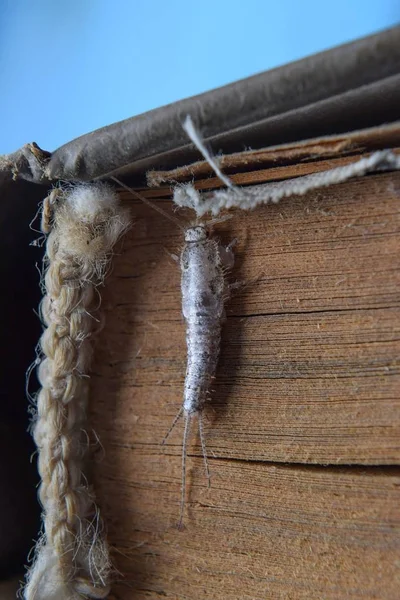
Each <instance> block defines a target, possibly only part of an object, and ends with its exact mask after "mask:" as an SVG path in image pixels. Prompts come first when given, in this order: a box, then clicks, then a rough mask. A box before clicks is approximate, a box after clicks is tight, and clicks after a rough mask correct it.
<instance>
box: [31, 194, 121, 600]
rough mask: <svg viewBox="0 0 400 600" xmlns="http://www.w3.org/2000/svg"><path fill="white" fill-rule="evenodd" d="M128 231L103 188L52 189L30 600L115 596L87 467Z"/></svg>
mask: <svg viewBox="0 0 400 600" xmlns="http://www.w3.org/2000/svg"><path fill="white" fill-rule="evenodd" d="M128 225H129V216H128V212H127V210H126V209H124V208H122V207H121V206H120V204H119V199H118V197H117V196H116V194H115V193H114V192H113V190H112V188H110V187H109V186H107V185H105V184H103V183H100V184H99V183H98V184H84V185H76V186H70V187H68V188H64V189H63V188H55V189H54V190H53V191H52V192H51V193H50V195H49V196H48V198H46V199H45V201H44V202H43V209H42V231H43V233H44V234H48V237H47V244H46V256H45V259H44V261H45V264H44V281H43V285H44V293H45V296H44V298H43V300H42V303H41V317H42V320H43V323H44V326H45V329H44V332H43V335H42V337H41V339H40V350H41V362H40V364H39V367H38V378H39V382H40V384H41V389H40V391H39V393H38V395H37V399H36V407H35V408H36V411H35V413H36V414H35V416H34V423H33V436H34V439H35V442H36V445H37V447H38V470H39V473H40V476H41V485H40V489H39V498H40V502H41V504H42V507H43V515H42V519H43V535H42V536H41V538H40V540H39V541H38V543H37V544H36V547H35V559H34V562H33V564H32V566H31V567H30V569H29V570H28V573H27V584H26V587H25V589H24V591H23V593H24V597H25V599H26V600H78V599H79V600H81V599H82V598H92V599H103V598H106V596H107V594H108V593H109V590H110V584H109V579H110V572H111V563H110V559H109V552H108V546H107V542H106V540H105V536H104V532H103V525H102V521H101V519H100V515H99V511H98V509H97V507H96V504H95V498H94V494H93V491H92V489H91V487H90V486H89V485H88V483H87V480H86V478H85V476H84V474H83V462H84V458H85V453H86V450H87V443H86V439H85V422H86V409H87V402H88V375H89V371H90V366H91V360H92V338H93V335H94V334H95V333H96V330H98V328H99V319H98V318H97V314H95V313H96V311H97V309H98V294H99V293H98V291H97V288H98V286H99V285H101V284H102V283H103V281H104V278H105V276H106V274H107V270H108V268H109V264H110V259H111V256H112V249H113V247H114V245H115V243H116V242H117V240H118V239H119V238H120V236H121V235H122V234H123V232H124V231H125V230H126V229H127V227H128Z"/></svg>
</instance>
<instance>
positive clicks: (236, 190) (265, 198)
mask: <svg viewBox="0 0 400 600" xmlns="http://www.w3.org/2000/svg"><path fill="white" fill-rule="evenodd" d="M183 128H184V129H185V131H186V133H187V134H188V136H189V137H190V139H191V140H192V142H193V143H194V144H195V146H196V147H197V149H198V150H199V151H200V152H201V154H202V155H203V157H204V159H205V160H206V161H207V162H208V163H209V165H210V166H211V167H212V169H213V170H214V171H215V173H216V174H217V176H218V177H219V178H220V179H221V181H222V182H223V183H224V184H225V185H226V187H227V189H222V190H216V191H214V192H208V193H204V194H202V193H200V192H199V191H198V190H196V188H195V187H194V185H193V184H182V185H177V186H176V187H175V189H174V195H173V200H174V202H175V204H177V205H178V206H181V207H187V208H192V209H193V210H194V211H195V212H196V214H197V216H198V217H202V216H204V215H205V214H206V213H208V212H210V213H211V214H212V215H213V216H216V215H218V214H219V213H220V212H221V211H222V210H224V209H229V208H240V209H242V210H252V209H254V208H256V207H257V206H260V205H261V204H268V203H270V202H271V203H277V202H279V201H280V200H282V199H283V198H288V197H289V196H303V195H304V194H307V193H308V192H310V191H312V190H316V189H319V188H323V187H328V186H331V185H336V184H338V183H343V182H345V181H348V180H349V179H351V178H353V177H359V176H363V175H366V174H367V173H370V172H373V171H385V170H399V169H400V156H398V155H396V154H395V153H394V152H392V151H391V150H380V151H377V152H374V153H373V154H371V155H370V156H368V157H366V158H361V159H360V160H358V161H355V162H354V163H351V164H349V165H346V166H344V167H337V168H334V169H329V170H328V171H323V172H321V173H313V174H311V175H305V176H304V177H298V178H296V179H289V180H287V181H278V182H271V183H265V184H262V185H256V186H252V187H249V188H240V187H237V186H235V185H234V184H233V183H232V181H231V180H230V179H229V178H228V177H227V176H226V175H224V174H223V173H222V172H221V170H220V168H219V166H218V164H217V163H216V162H215V160H214V158H213V157H212V156H211V155H210V153H209V152H208V150H207V149H206V147H205V145H204V142H203V141H202V139H201V136H200V134H199V132H198V131H197V130H196V128H195V126H194V124H193V122H192V120H191V118H190V117H189V116H188V117H187V118H186V120H185V122H184V124H183Z"/></svg>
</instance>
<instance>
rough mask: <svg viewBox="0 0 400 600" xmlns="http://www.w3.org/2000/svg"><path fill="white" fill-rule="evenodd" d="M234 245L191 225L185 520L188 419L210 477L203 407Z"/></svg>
mask: <svg viewBox="0 0 400 600" xmlns="http://www.w3.org/2000/svg"><path fill="white" fill-rule="evenodd" d="M231 248H232V244H231V245H230V246H228V247H226V248H225V247H224V246H222V245H221V244H219V242H218V241H217V240H215V239H212V238H210V237H209V230H208V228H207V227H206V226H205V225H196V226H195V227H189V228H188V229H187V230H186V232H185V246H184V248H183V250H182V254H181V270H182V281H181V287H182V313H183V316H184V318H185V321H186V326H187V327H186V344H187V367H186V377H185V386H184V393H183V406H182V409H181V412H182V411H183V413H184V417H185V421H186V423H185V433H184V438H183V453H182V462H183V464H182V471H183V474H182V499H181V514H180V520H179V525H181V524H182V519H183V510H184V499H185V487H186V447H187V440H188V436H189V427H190V421H191V418H192V417H193V416H195V415H196V416H197V417H198V420H199V433H200V441H201V445H202V450H203V455H204V462H205V466H206V472H207V477H208V478H209V471H208V465H207V455H206V448H205V443H204V435H203V425H202V411H203V408H204V404H205V402H206V399H207V395H208V394H209V392H210V385H211V381H212V379H213V377H214V376H215V371H216V368H217V363H218V357H219V351H220V342H221V325H222V322H223V321H224V319H225V308H224V305H225V301H226V299H227V298H228V296H229V286H228V284H227V281H226V271H227V269H229V268H231V267H232V266H233V259H234V256H233V252H232V249H231Z"/></svg>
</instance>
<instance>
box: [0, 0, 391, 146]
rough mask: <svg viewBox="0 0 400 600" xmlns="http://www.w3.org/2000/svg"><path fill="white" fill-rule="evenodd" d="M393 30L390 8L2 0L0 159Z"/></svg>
mask: <svg viewBox="0 0 400 600" xmlns="http://www.w3.org/2000/svg"><path fill="white" fill-rule="evenodd" d="M399 21H400V2H399V0H374V1H369V0H335V2H329V3H327V2H323V1H321V0H279V1H278V2H276V1H273V2H272V1H270V0H246V1H244V0H243V1H239V0H223V1H218V0H198V1H197V2H190V0H168V1H166V0H165V1H158V0H153V1H152V0H142V1H141V2H140V1H138V0H131V1H129V0H115V1H114V2H110V1H109V2H107V1H106V0H97V1H96V0H81V1H78V0H68V1H65V2H61V1H59V0H58V1H57V0H36V1H34V0H0V78H1V79H0V81H1V94H0V108H1V110H0V131H1V135H0V141H1V144H0V153H6V152H11V151H13V150H16V149H17V148H19V147H20V146H21V145H22V144H24V143H26V142H31V141H36V142H37V143H38V144H39V145H40V146H41V147H42V148H44V149H46V150H54V149H55V148H56V147H58V146H60V145H61V144H63V143H65V142H67V141H69V140H71V139H73V138H75V137H77V136H79V135H82V134H83V133H87V132H89V131H92V130H93V129H96V128H98V127H102V126H103V125H108V124H110V123H113V122H114V121H118V120H121V119H124V118H127V117H131V116H133V115H135V114H139V113H141V112H145V111H147V110H150V109H151V108H155V107H157V106H161V105H163V104H167V103H169V102H174V101H176V100H179V99H181V98H184V97H186V96H191V95H193V94H197V93H200V92H203V91H206V90H209V89H211V88H214V87H217V86H220V85H224V84H225V83H229V82H231V81H234V80H236V79H239V78H242V77H247V76H249V75H252V74H254V73H257V72H260V71H264V70H266V69H270V68H272V67H275V66H278V65H282V64H284V63H286V62H289V61H292V60H295V59H298V58H301V57H303V56H306V55H308V54H312V53H314V52H318V51H320V50H324V49H327V48H330V47H332V46H335V45H338V44H341V43H344V42H347V41H350V40H352V39H355V38H357V37H361V36H363V35H367V34H369V33H373V32H375V31H378V30H381V29H384V28H386V27H389V26H391V25H394V24H396V23H398V22H399Z"/></svg>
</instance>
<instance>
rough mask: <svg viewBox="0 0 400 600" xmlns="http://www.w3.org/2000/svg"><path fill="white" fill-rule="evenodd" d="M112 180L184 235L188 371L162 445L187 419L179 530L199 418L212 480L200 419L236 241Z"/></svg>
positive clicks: (217, 348)
mask: <svg viewBox="0 0 400 600" xmlns="http://www.w3.org/2000/svg"><path fill="white" fill-rule="evenodd" d="M113 179H114V180H115V181H116V182H117V183H119V184H120V185H121V186H122V187H125V188H126V189H128V190H129V191H130V192H131V193H132V194H133V195H134V196H136V197H139V198H140V199H141V200H142V201H143V202H145V203H146V204H149V205H150V206H152V208H154V209H156V210H157V211H158V212H160V213H162V214H163V215H164V216H165V217H167V218H168V219H170V220H172V221H173V222H174V223H176V224H177V225H178V227H179V228H180V229H182V230H183V231H184V240H185V244H184V247H183V250H182V253H181V258H180V266H181V271H182V279H181V290H182V313H183V316H184V319H185V321H186V326H187V327H186V344H187V368H186V376H185V386H184V393H183V404H182V407H181V409H180V411H179V413H178V415H177V416H176V418H175V419H174V422H173V423H172V425H171V428H170V430H169V432H168V433H167V435H166V437H165V438H164V441H163V443H164V442H165V441H166V440H167V438H168V436H169V434H170V433H171V431H172V429H173V428H174V426H175V424H176V423H177V421H178V419H179V418H180V416H181V415H182V414H183V415H184V418H185V431H184V435H183V448H182V495H181V506H180V519H179V524H178V526H181V525H182V521H183V513H184V507H185V489H186V454H187V443H188V439H189V430H190V424H191V420H192V418H193V417H194V416H196V417H197V418H198V423H199V434H200V441H201V446H202V451H203V456H204V463H205V467H206V473H207V477H208V480H209V479H210V475H209V469H208V464H207V454H206V446H205V441H204V434H203V420H202V413H203V409H204V405H205V402H206V399H207V396H208V395H209V393H210V386H211V381H212V379H213V377H214V376H215V371H216V368H217V363H218V357H219V351H220V343H221V326H222V323H223V321H224V319H225V308H224V305H225V301H226V300H227V299H228V297H229V291H230V288H229V285H228V283H227V277H226V273H227V271H228V270H229V269H231V268H232V267H233V262H234V255H233V252H232V246H233V245H234V243H235V241H234V242H232V243H231V244H229V246H227V247H225V246H222V244H220V243H219V242H218V241H217V240H216V239H215V238H214V239H213V238H211V237H210V225H212V224H213V223H215V221H214V222H212V223H209V224H208V225H207V224H197V225H195V226H192V227H187V228H184V227H183V226H182V225H181V223H180V222H179V221H177V219H175V218H174V217H172V216H171V215H169V214H168V213H165V212H164V210H163V209H162V208H160V207H158V206H156V205H153V203H152V202H150V201H149V200H147V198H143V197H142V196H141V195H140V194H138V193H137V192H135V190H132V189H131V188H129V187H128V186H126V185H125V184H124V183H122V182H120V181H119V180H118V179H116V178H115V177H113ZM222 220H225V219H222ZM219 221H221V220H219Z"/></svg>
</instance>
